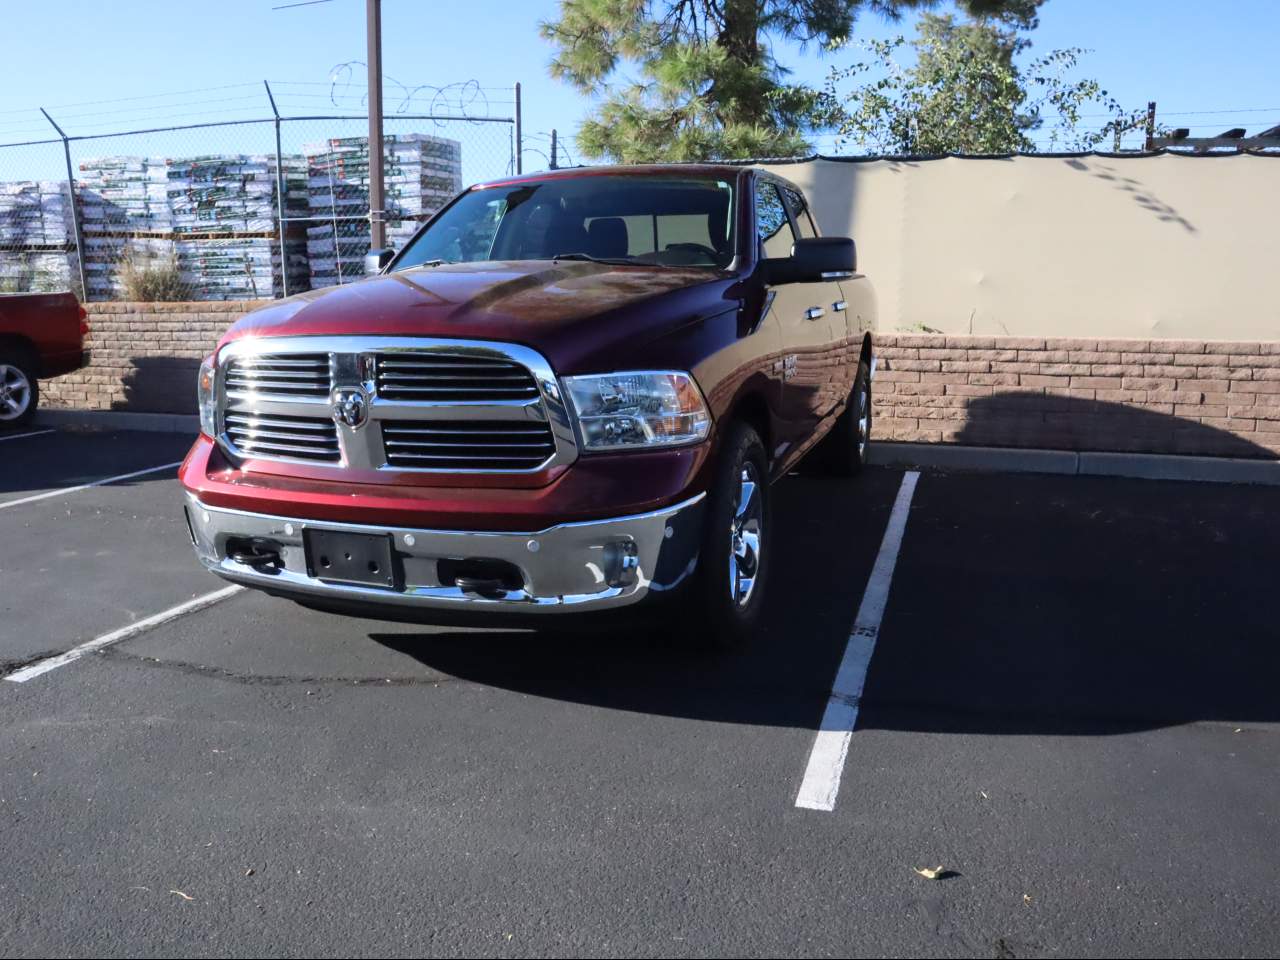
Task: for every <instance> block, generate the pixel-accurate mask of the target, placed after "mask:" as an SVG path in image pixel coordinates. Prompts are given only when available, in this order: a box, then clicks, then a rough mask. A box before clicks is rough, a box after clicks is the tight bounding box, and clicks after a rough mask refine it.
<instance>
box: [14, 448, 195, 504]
mask: <svg viewBox="0 0 1280 960" xmlns="http://www.w3.org/2000/svg"><path fill="white" fill-rule="evenodd" d="M180 466H182V461H181V460H178V461H175V462H174V463H164V464H161V465H160V466H158V467H147V469H145V470H135V471H133V473H122V474H120V476H118V477H105V478H103V479H102V480H94V481H93V482H92V483H82V484H80V485H78V486H75V487H61V488H60V489H58V490H48V491H46V492H44V493H37V494H34V495H32V496H30V497H23V498H22V499H21V500H6V501H5V502H4V503H0V510H3V509H5V508H6V507H20V506H22V505H23V504H24V503H35V502H36V501H37V500H48V499H49V498H50V497H61V496H63V495H64V494H68V493H79V492H80V491H81V490H88V489H90V488H91V487H102V486H105V485H106V484H108V483H116V482H118V481H120V480H132V479H133V478H134V477H144V476H146V475H147V474H148V473H159V472H160V471H161V470H176V469H178V467H180Z"/></svg>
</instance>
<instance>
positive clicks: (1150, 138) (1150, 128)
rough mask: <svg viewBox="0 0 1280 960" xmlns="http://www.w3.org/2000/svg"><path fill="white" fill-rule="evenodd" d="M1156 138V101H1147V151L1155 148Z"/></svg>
mask: <svg viewBox="0 0 1280 960" xmlns="http://www.w3.org/2000/svg"><path fill="white" fill-rule="evenodd" d="M1155 139H1156V102H1155V101H1154V100H1148V101H1147V152H1148V153H1150V152H1151V151H1152V150H1154V149H1155V148H1156V147H1155Z"/></svg>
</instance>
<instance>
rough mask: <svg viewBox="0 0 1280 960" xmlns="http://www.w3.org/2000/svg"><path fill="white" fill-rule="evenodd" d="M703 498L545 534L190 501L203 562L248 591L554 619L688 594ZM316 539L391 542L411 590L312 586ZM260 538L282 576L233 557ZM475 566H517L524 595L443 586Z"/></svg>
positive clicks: (320, 583) (188, 505) (570, 525)
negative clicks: (366, 537) (460, 569)
mask: <svg viewBox="0 0 1280 960" xmlns="http://www.w3.org/2000/svg"><path fill="white" fill-rule="evenodd" d="M704 496H705V494H701V493H700V494H698V495H697V496H695V497H691V498H690V499H688V500H685V501H683V502H681V503H677V504H673V505H672V506H670V507H666V508H664V509H662V510H655V511H653V512H652V513H643V514H638V515H636V516H630V517H618V518H614V519H610V520H597V521H590V522H585V523H564V524H559V525H557V526H554V527H549V528H548V529H546V530H543V531H541V532H538V533H491V532H487V531H461V530H424V529H417V528H413V527H376V526H367V525H362V524H348V523H332V522H329V521H312V520H297V519H293V518H290V517H274V516H267V515H264V514H257V513H245V512H243V511H238V510H225V509H222V508H219V507H208V506H205V505H204V504H203V503H201V502H200V501H199V499H197V498H196V497H195V496H194V495H192V494H190V493H188V494H187V503H186V511H187V520H188V523H189V525H190V528H191V537H192V540H193V542H194V543H195V548H196V554H197V555H198V556H199V558H200V561H201V562H202V563H203V564H204V565H205V567H206V568H208V569H209V570H211V571H212V572H214V573H216V574H217V575H218V576H220V577H223V578H224V579H226V580H230V581H232V582H234V583H239V584H243V585H245V586H248V587H256V588H258V589H262V590H268V591H271V592H277V593H284V594H290V595H295V596H300V597H313V598H315V599H323V600H332V601H338V602H342V603H344V604H353V605H359V604H361V603H367V604H371V605H376V606H396V607H402V608H409V609H412V608H426V609H437V610H466V609H472V608H475V609H481V608H483V609H484V610H486V611H502V610H510V611H519V612H532V613H536V612H548V613H555V612H569V611H577V610H595V609H604V608H608V607H619V606H624V605H626V604H629V603H634V602H636V601H637V600H640V599H641V598H642V597H644V596H646V595H647V594H648V593H649V592H650V591H655V592H659V591H663V590H669V589H671V588H673V587H675V586H676V585H677V584H679V583H680V582H681V581H682V580H684V579H685V578H686V577H687V576H688V575H689V574H691V573H692V572H693V568H694V566H695V564H696V563H697V555H698V544H699V543H700V541H701V531H702V508H703V498H704ZM309 529H310V530H327V531H333V532H340V533H366V534H376V535H382V536H386V535H390V536H391V537H392V538H393V539H392V542H393V553H394V556H395V561H394V562H395V563H396V564H398V565H399V568H400V569H399V572H400V576H399V577H398V580H399V582H400V583H401V584H402V585H403V586H402V587H401V588H398V589H386V588H381V587H368V586H357V585H351V584H345V583H333V582H330V581H326V580H320V579H318V578H316V577H313V576H311V575H310V573H309V572H308V569H307V560H306V555H305V548H304V546H303V532H304V531H305V530H309ZM253 537H261V538H265V539H267V540H270V541H273V542H275V543H276V544H278V545H279V548H280V550H279V553H280V559H281V565H280V566H279V567H274V568H268V569H261V568H255V567H252V566H249V565H247V564H244V563H240V562H237V561H236V560H232V559H231V558H230V557H228V555H227V553H228V548H227V542H228V540H231V539H240V538H253ZM476 559H480V560H498V561H504V562H506V563H509V564H511V565H513V566H514V567H516V568H517V569H518V570H519V571H520V575H521V577H522V578H523V581H524V584H523V587H522V588H521V589H518V590H504V591H501V592H499V593H497V594H494V593H487V594H485V595H480V594H477V593H471V592H466V591H464V590H462V589H461V588H460V587H458V586H456V585H453V584H446V583H442V582H441V580H440V577H439V574H438V572H437V564H438V562H439V561H441V560H476Z"/></svg>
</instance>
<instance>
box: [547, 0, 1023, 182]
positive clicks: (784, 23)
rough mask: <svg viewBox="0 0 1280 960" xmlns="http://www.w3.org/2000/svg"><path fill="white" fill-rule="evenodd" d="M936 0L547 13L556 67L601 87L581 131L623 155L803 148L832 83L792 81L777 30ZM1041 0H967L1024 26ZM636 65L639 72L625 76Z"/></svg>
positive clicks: (661, 0) (602, 5) (828, 108)
mask: <svg viewBox="0 0 1280 960" xmlns="http://www.w3.org/2000/svg"><path fill="white" fill-rule="evenodd" d="M935 2H936V0H560V10H559V14H560V15H559V17H558V18H557V19H555V20H551V21H547V22H544V23H542V24H541V31H542V35H543V37H544V38H546V39H547V40H549V41H550V42H551V43H552V44H553V45H554V47H555V51H556V52H555V55H554V57H553V59H552V61H551V74H552V76H554V77H556V78H557V79H559V80H563V81H564V82H566V83H569V84H572V85H573V86H575V87H576V88H577V89H578V90H580V91H581V92H582V93H584V94H588V95H591V96H593V97H598V98H599V100H600V102H599V103H598V105H597V107H596V109H595V111H594V114H593V115H592V116H591V117H589V118H588V119H587V120H586V122H585V123H583V125H582V127H581V129H580V130H579V133H578V137H577V142H578V147H579V149H580V150H581V151H582V152H583V153H584V154H586V155H587V156H590V157H595V158H605V159H610V160H615V161H621V162H624V163H637V162H644V161H658V160H712V159H723V158H734V157H766V156H795V155H798V154H803V153H806V152H808V150H809V143H808V141H807V139H806V133H807V132H808V131H810V130H812V129H814V126H815V120H816V121H818V122H819V123H821V122H823V121H824V120H825V118H829V117H832V116H834V115H836V113H837V108H838V106H839V104H838V103H837V102H830V101H829V95H828V94H827V93H826V92H825V91H821V90H814V89H811V88H809V87H805V86H802V85H798V84H793V83H790V82H788V79H787V70H786V68H785V67H783V66H782V65H781V64H779V63H778V62H777V60H775V59H774V56H773V53H772V44H771V41H773V40H779V39H781V40H790V41H795V42H799V43H800V44H802V45H805V44H810V43H813V44H818V45H819V46H820V47H823V48H827V47H838V46H840V45H841V44H843V43H844V42H845V40H846V39H847V38H848V37H849V35H850V34H851V32H852V31H853V27H854V22H855V19H856V17H857V15H858V14H859V13H860V12H861V11H863V10H864V9H865V10H869V11H873V12H876V13H879V14H882V15H884V16H888V17H897V16H900V15H901V14H902V12H904V11H906V10H911V9H916V8H921V7H928V6H932V5H933V4H934V3H935ZM1040 2H1042V0H961V6H962V8H963V9H965V10H966V11H968V12H970V13H972V14H975V15H978V14H981V15H984V16H989V17H993V18H998V19H999V20H1000V21H1001V22H1009V23H1014V24H1017V25H1021V26H1030V25H1032V24H1034V18H1035V11H1036V9H1037V7H1038V6H1039V4H1040ZM628 69H634V70H636V71H638V78H637V79H624V80H622V81H621V82H619V83H615V81H616V80H618V78H619V75H620V74H622V73H623V72H624V71H626V70H628Z"/></svg>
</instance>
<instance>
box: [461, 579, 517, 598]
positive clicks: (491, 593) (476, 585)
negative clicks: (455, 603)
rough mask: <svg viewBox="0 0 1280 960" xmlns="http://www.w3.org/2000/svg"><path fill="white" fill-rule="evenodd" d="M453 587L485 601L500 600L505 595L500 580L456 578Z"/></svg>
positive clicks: (505, 590)
mask: <svg viewBox="0 0 1280 960" xmlns="http://www.w3.org/2000/svg"><path fill="white" fill-rule="evenodd" d="M453 585H454V586H455V587H457V588H458V589H459V590H461V591H462V592H463V593H474V594H476V595H477V596H480V597H484V598H485V599H487V600H501V599H502V598H503V597H504V596H506V594H507V588H506V587H505V586H504V585H503V583H502V581H501V580H491V579H487V578H485V577H458V578H457V579H455V580H454V581H453Z"/></svg>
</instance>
